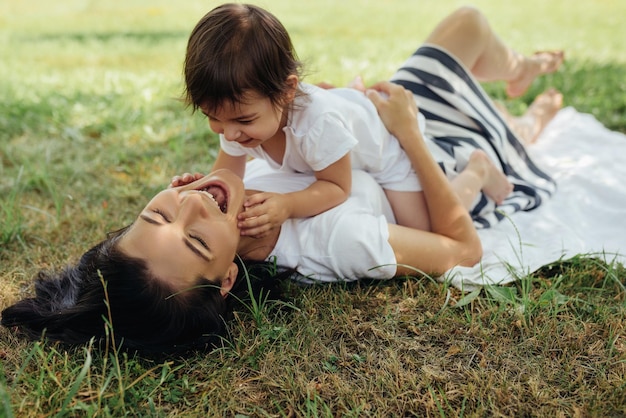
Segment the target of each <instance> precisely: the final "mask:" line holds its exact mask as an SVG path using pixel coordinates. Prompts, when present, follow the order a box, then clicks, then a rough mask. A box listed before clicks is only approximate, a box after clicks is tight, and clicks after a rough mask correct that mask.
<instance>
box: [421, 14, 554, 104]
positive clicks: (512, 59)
mask: <svg viewBox="0 0 626 418" xmlns="http://www.w3.org/2000/svg"><path fill="white" fill-rule="evenodd" d="M426 43H430V44H434V45H438V46H441V47H442V48H444V49H446V50H447V51H448V52H450V53H452V54H453V55H454V56H455V57H457V58H458V59H459V60H460V61H461V62H462V63H463V64H464V65H465V66H466V67H467V68H468V69H469V70H470V71H471V72H472V74H473V75H474V76H475V77H476V78H477V79H478V80H480V81H500V80H502V81H507V82H508V86H507V94H508V95H509V96H511V97H517V96H521V95H522V94H523V93H524V92H525V91H526V90H527V89H528V87H529V86H530V84H531V83H532V82H533V80H534V79H535V78H536V77H537V76H539V75H541V74H546V73H550V72H554V71H556V70H557V69H558V68H559V67H560V65H561V63H562V62H563V52H562V51H554V52H538V53H536V54H534V55H532V56H530V57H526V56H524V55H522V54H520V53H518V52H516V51H514V50H512V49H511V48H509V47H508V46H507V45H506V44H505V43H504V42H502V40H501V39H500V38H499V37H498V36H497V35H496V33H495V32H494V31H493V29H492V28H491V26H490V25H489V22H488V21H487V18H486V17H485V16H484V15H483V14H482V13H481V12H480V11H479V10H477V9H475V8H472V7H462V8H460V9H458V10H456V11H455V12H453V13H452V14H451V15H449V16H448V17H446V18H445V19H444V20H443V21H441V23H440V24H439V25H438V26H437V27H436V28H435V30H434V31H433V32H432V33H431V34H430V35H429V37H428V38H427V39H426Z"/></svg>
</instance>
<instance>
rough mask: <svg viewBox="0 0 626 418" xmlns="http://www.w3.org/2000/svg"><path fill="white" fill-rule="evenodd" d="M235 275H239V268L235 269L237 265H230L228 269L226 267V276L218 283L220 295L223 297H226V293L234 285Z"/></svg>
mask: <svg viewBox="0 0 626 418" xmlns="http://www.w3.org/2000/svg"><path fill="white" fill-rule="evenodd" d="M237 273H239V267H237V264H235V263H232V264H231V265H230V267H228V272H227V273H226V276H225V277H224V278H223V279H222V281H221V282H220V293H221V294H222V296H223V297H226V295H228V292H230V290H231V289H232V288H233V286H234V285H235V281H237Z"/></svg>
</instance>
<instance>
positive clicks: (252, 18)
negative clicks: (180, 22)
mask: <svg viewBox="0 0 626 418" xmlns="http://www.w3.org/2000/svg"><path fill="white" fill-rule="evenodd" d="M300 68H301V65H300V62H299V61H298V59H297V56H296V53H295V51H294V48H293V46H292V43H291V40H290V37H289V34H288V33H287V31H286V29H285V28H284V27H283V25H282V24H281V23H280V22H279V21H278V19H276V18H275V17H274V16H273V15H272V14H270V13H269V12H267V11H265V10H263V9H261V8H259V7H256V6H253V5H246V4H224V5H221V6H218V7H217V8H215V9H213V10H212V11H210V12H209V13H208V14H207V15H205V16H204V17H203V18H202V19H201V20H200V21H199V22H198V24H197V25H196V27H195V28H194V29H193V31H192V33H191V35H190V38H189V42H188V45H187V53H186V58H185V66H184V73H185V82H186V100H187V103H188V104H190V105H191V106H192V107H193V109H194V110H197V109H200V110H201V111H202V113H204V114H205V115H206V116H207V117H208V119H209V125H210V127H211V129H212V130H213V131H214V132H216V133H218V134H219V135H220V145H221V147H220V151H219V154H218V156H217V159H216V161H215V164H214V166H213V170H216V169H220V168H228V169H231V170H233V171H234V172H235V173H237V174H238V175H240V176H241V177H243V175H244V172H245V163H246V161H247V158H248V157H249V156H251V157H254V158H262V159H264V160H267V161H268V163H269V164H270V166H271V167H273V168H275V169H278V170H287V171H291V172H305V173H314V175H315V178H316V181H315V182H314V183H313V184H311V186H309V187H308V188H306V189H304V190H301V191H298V192H295V193H288V194H276V193H259V194H255V195H254V196H253V197H251V198H249V199H248V200H247V201H246V202H245V205H244V206H245V208H246V210H245V211H244V212H243V213H242V214H241V215H240V228H242V234H243V235H252V236H262V235H263V234H264V233H265V232H267V231H268V230H269V229H271V228H275V227H277V226H280V225H281V224H282V223H283V222H284V221H285V220H286V219H287V218H298V217H309V216H314V215H317V214H319V213H321V212H324V211H326V210H328V209H331V208H333V207H335V206H337V205H338V204H340V203H342V202H343V201H344V200H346V198H347V196H348V195H349V193H350V187H351V169H352V168H358V169H362V170H365V171H367V172H368V173H370V174H371V175H372V176H373V177H374V178H375V179H376V181H377V182H378V183H379V184H380V185H381V186H382V187H383V189H384V190H385V193H386V195H387V197H388V199H389V202H390V204H391V207H392V209H393V210H394V214H395V216H396V221H397V223H398V224H400V225H404V226H408V227H412V228H418V229H426V230H427V229H429V227H430V224H429V216H428V211H427V209H426V205H425V202H424V199H423V197H422V193H421V186H420V184H419V181H418V179H417V176H416V175H415V172H414V171H413V169H412V167H411V163H410V161H409V160H408V158H407V157H406V155H405V153H404V152H403V150H402V148H401V146H400V144H399V143H398V141H397V140H396V139H395V138H394V137H393V136H392V135H391V134H390V133H389V131H387V129H386V128H385V126H384V124H383V123H382V121H381V120H380V117H379V116H378V113H377V111H376V108H375V107H374V105H373V104H372V103H371V101H370V100H369V99H368V98H367V96H366V94H365V93H364V92H363V91H360V89H355V88H337V89H323V88H319V87H317V86H313V85H309V84H305V83H302V82H301V81H300V77H301V74H300ZM420 116H421V115H420ZM420 119H421V120H420V129H421V130H422V133H423V129H424V119H423V116H422V117H421V118H420ZM422 136H423V135H422ZM485 157H486V156H485ZM483 163H486V164H489V162H488V158H487V159H485V158H480V160H479V162H476V161H475V164H474V165H475V166H476V165H477V164H481V170H482V164H483ZM483 171H484V170H483ZM489 173H494V174H495V175H499V176H500V178H498V179H497V181H496V182H493V181H491V184H496V187H492V189H493V190H494V191H495V192H497V193H492V196H496V195H500V196H498V198H499V199H500V200H503V199H504V198H505V197H506V195H507V194H508V192H510V191H511V188H512V186H511V185H510V183H509V182H508V181H507V180H506V177H504V175H502V174H501V173H499V172H498V170H495V167H494V170H489ZM491 180H493V179H491ZM485 184H486V179H485ZM481 187H482V185H481ZM478 190H480V188H479V189H478ZM494 200H495V199H494ZM408 208H410V209H408Z"/></svg>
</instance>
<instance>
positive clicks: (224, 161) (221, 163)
mask: <svg viewBox="0 0 626 418" xmlns="http://www.w3.org/2000/svg"><path fill="white" fill-rule="evenodd" d="M247 159H248V157H247V156H246V155H239V156H233V155H230V154H227V153H225V152H224V151H223V150H222V149H221V148H220V151H219V153H218V154H217V158H216V159H215V163H214V164H213V168H212V169H211V172H213V171H215V170H219V169H221V168H227V169H229V170H231V171H232V172H233V173H235V174H237V175H238V176H239V177H241V178H243V175H244V174H245V173H246V161H247Z"/></svg>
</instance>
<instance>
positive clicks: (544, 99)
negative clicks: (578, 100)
mask: <svg viewBox="0 0 626 418" xmlns="http://www.w3.org/2000/svg"><path fill="white" fill-rule="evenodd" d="M495 105H496V107H497V108H498V109H499V110H500V111H501V112H502V115H503V116H504V120H505V121H506V122H507V123H508V124H509V127H510V128H511V130H512V131H513V132H515V134H516V135H517V136H518V137H519V138H520V139H521V140H522V141H523V142H524V143H525V144H527V145H529V144H532V143H534V142H536V141H537V138H538V137H539V134H541V132H542V131H543V129H544V128H545V127H546V125H547V124H548V122H550V121H551V120H552V119H553V118H554V116H555V115H556V113H557V112H558V111H559V109H561V107H563V95H562V94H561V93H560V92H559V91H558V90H555V89H548V90H546V91H545V92H543V93H541V94H540V95H539V96H537V97H536V98H535V100H534V101H533V102H532V103H531V105H530V106H529V107H528V110H526V113H524V114H523V115H522V116H519V117H515V116H511V114H510V113H509V112H508V111H507V109H506V108H505V107H504V106H503V105H502V104H501V103H496V104H495Z"/></svg>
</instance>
